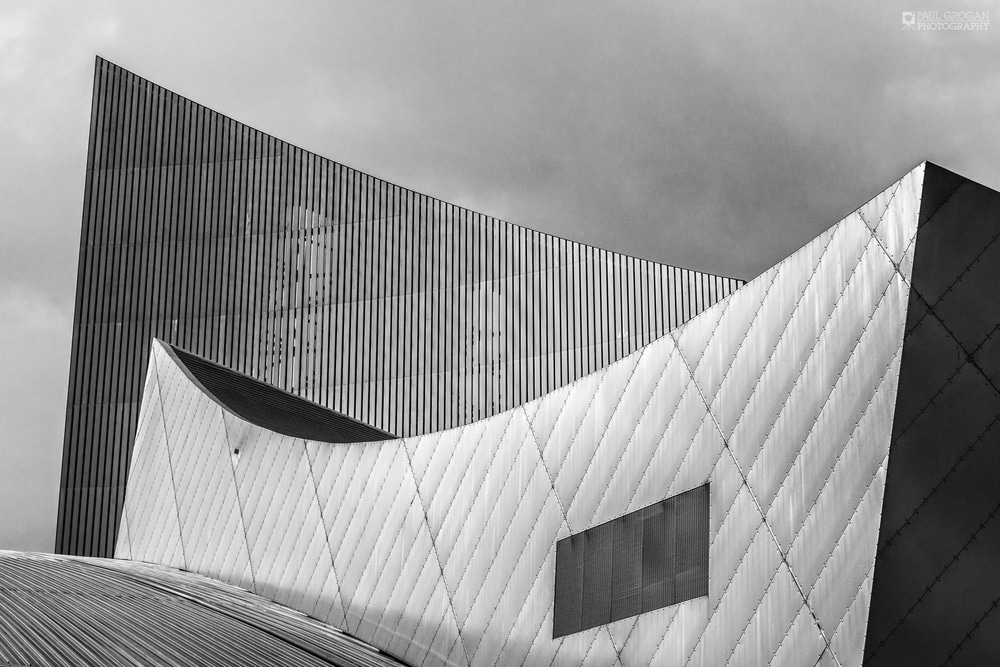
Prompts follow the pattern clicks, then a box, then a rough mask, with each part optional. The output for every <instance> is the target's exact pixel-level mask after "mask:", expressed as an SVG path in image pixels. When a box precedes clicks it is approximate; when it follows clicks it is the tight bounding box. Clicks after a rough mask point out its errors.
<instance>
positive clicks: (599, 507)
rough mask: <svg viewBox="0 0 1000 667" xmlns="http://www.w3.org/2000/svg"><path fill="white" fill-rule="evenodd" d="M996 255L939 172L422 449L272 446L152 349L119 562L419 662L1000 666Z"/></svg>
mask: <svg viewBox="0 0 1000 667" xmlns="http://www.w3.org/2000/svg"><path fill="white" fill-rule="evenodd" d="M925 238H926V239H927V243H926V244H924V243H923V241H924V239H925ZM998 240H1000V193H997V192H994V191H992V190H989V189H988V188H984V187H982V186H979V185H977V184H975V183H971V182H970V181H968V180H966V179H963V178H961V177H958V176H955V175H954V174H951V173H949V172H946V171H944V170H942V169H940V168H938V167H936V166H934V165H931V164H923V165H920V166H918V167H917V168H916V169H914V170H913V171H911V172H910V173H908V174H907V175H906V176H904V177H903V178H902V179H900V180H899V181H898V182H896V183H894V184H893V185H892V186H890V187H889V188H887V189H886V190H885V191H883V192H882V193H880V194H879V195H878V196H876V197H875V198H873V199H872V200H871V201H870V202H868V203H867V204H865V205H864V206H862V207H861V208H860V209H858V210H857V211H855V212H854V213H853V214H851V215H850V216H848V217H847V218H845V219H844V220H842V221H841V222H840V223H838V224H837V225H835V226H833V227H832V228H830V229H829V230H828V231H827V232H825V233H824V234H822V235H820V236H819V237H818V238H816V239H815V240H814V241H812V242H810V243H809V244H807V245H806V246H804V247H803V248H802V249H801V250H799V251H798V252H796V253H794V254H793V255H791V256H790V257H788V258H787V259H785V260H784V261H783V262H781V263H780V264H778V265H777V266H775V267H773V268H772V269H770V270H769V271H767V272H765V273H764V274H762V275H761V276H759V277H758V278H756V279H754V280H753V281H751V282H749V283H748V284H746V285H745V286H743V287H742V288H741V289H739V290H737V291H736V292H734V293H733V294H731V295H729V296H728V297H727V298H725V299H723V300H722V301H721V302H719V303H717V304H715V305H714V306H712V307H710V308H708V309H707V310H705V311H704V312H702V313H701V314H699V315H697V316H696V317H694V318H693V319H691V320H690V321H689V322H687V323H685V324H682V325H681V326H679V327H677V328H676V329H674V330H672V331H670V332H669V333H668V334H667V335H665V336H663V337H661V338H659V339H657V340H655V341H653V342H652V343H650V344H648V345H646V346H644V347H642V348H640V349H638V350H636V351H635V352H633V353H632V354H630V355H628V356H626V357H624V358H623V359H620V360H618V361H617V362H614V363H612V364H610V365H608V366H607V367H605V368H602V369H598V370H597V371H595V372H594V373H591V374H589V375H586V376H584V377H581V378H579V379H577V380H576V381H574V382H572V383H570V384H569V385H567V386H565V387H562V388H559V389H557V390H555V391H553V392H551V393H549V394H546V395H544V396H542V397H539V398H538V399H535V400H533V401H528V402H526V403H523V404H521V405H519V406H517V407H515V408H513V409H511V410H508V411H506V412H504V413H501V414H498V415H495V416H493V417H490V418H487V419H485V420H481V421H478V422H474V423H471V424H468V425H465V426H462V427H459V428H456V429H451V430H445V431H441V432H438V433H431V434H424V435H421V436H417V437H411V438H403V439H397V440H383V441H379V442H371V443H324V442H317V441H310V440H303V439H301V438H295V437H291V436H288V435H285V434H282V433H280V432H275V431H272V430H269V429H266V428H261V427H259V426H255V425H253V424H251V423H249V422H247V421H245V420H243V419H241V418H239V417H238V416H237V415H235V414H233V413H232V412H231V411H229V410H227V409H226V408H225V407H224V406H223V405H222V404H221V403H220V402H219V401H217V400H216V399H214V398H213V397H212V396H211V395H210V394H207V393H206V392H204V391H202V390H201V389H199V387H198V386H197V384H196V382H194V381H193V373H192V371H191V370H190V369H189V368H187V366H186V365H185V364H184V362H183V361H182V359H183V355H179V354H177V353H176V352H174V351H172V350H171V349H170V348H169V347H168V346H166V345H164V344H162V343H154V347H153V350H152V358H153V362H152V363H151V364H150V367H149V372H148V375H147V379H146V385H145V394H144V399H143V410H142V414H143V418H142V420H141V423H140V428H139V433H138V436H137V441H136V448H135V452H134V458H133V462H132V465H133V472H132V477H131V481H130V485H129V490H128V496H127V501H126V507H125V512H124V514H123V518H122V521H123V524H122V526H123V527H122V530H121V531H120V533H119V541H118V544H117V548H116V551H115V554H116V557H119V558H126V559H137V560H143V561H152V562H161V563H165V564H168V565H172V566H175V567H179V568H183V569H190V570H194V571H196V572H199V573H202V574H205V575H208V576H211V577H213V578H217V579H220V580H223V581H227V582H230V583H233V584H236V585H238V586H241V587H244V588H248V589H250V590H255V591H258V592H260V591H265V592H264V593H262V594H263V595H265V597H270V598H272V599H274V600H276V601H278V602H280V603H282V604H287V605H289V606H292V607H295V608H297V609H300V610H302V611H305V612H306V613H308V614H310V615H312V616H314V617H316V618H319V619H321V620H323V621H324V622H326V623H328V624H330V625H332V626H334V627H337V628H340V629H341V630H343V631H344V632H346V633H349V634H351V635H354V636H356V637H358V638H359V639H361V640H362V641H365V642H368V643H371V644H372V645H374V646H377V647H378V648H380V649H381V650H384V651H386V652H387V653H389V654H391V655H393V656H396V657H397V658H399V659H400V660H402V661H404V662H406V663H408V664H414V665H495V664H503V665H535V664H551V665H578V664H595V665H618V664H620V665H649V664H657V665H659V664H663V665H704V666H712V665H728V664H732V665H763V664H775V665H802V664H805V665H816V664H819V665H840V666H844V665H859V664H862V663H863V662H867V663H870V664H923V663H925V662H927V661H932V662H933V663H935V664H936V663H939V662H940V663H948V664H959V665H964V664H968V665H977V664H989V662H990V661H991V660H992V659H993V658H994V657H995V656H996V655H997V653H998V652H1000V633H997V632H995V631H994V630H995V629H996V627H997V626H996V624H997V623H998V622H1000V621H998V619H997V616H996V614H995V611H996V609H997V607H998V603H997V600H1000V579H998V578H997V577H996V576H995V573H994V570H995V568H994V567H993V565H994V564H995V563H996V561H997V558H998V557H1000V539H998V538H997V535H1000V532H998V531H1000V518H998V515H1000V509H998V508H1000V488H998V486H997V485H996V484H995V480H996V477H997V473H998V472H1000V459H998V457H997V450H996V446H997V445H996V439H995V437H994V436H995V434H996V428H997V424H998V422H1000V393H998V392H997V377H998V365H997V359H998V358H1000V357H998V356H997V353H998V350H1000V348H998V345H1000V343H998V341H1000V335H998V331H1000V326H998V325H1000V312H998V311H997V309H996V305H995V303H996V301H995V300H994V301H993V302H990V303H987V301H988V299H989V293H990V292H991V291H992V285H994V284H995V283H994V282H993V281H992V280H990V277H991V276H996V275H1000V273H998V272H1000V241H998ZM974 306H978V307H974ZM163 470H169V471H170V473H171V474H170V476H166V477H165V476H164V475H163V474H162V471H163ZM694 491H697V493H698V494H699V495H700V496H701V497H704V498H706V501H707V506H704V508H705V509H707V514H708V516H707V521H705V520H704V519H703V518H702V517H703V516H704V515H703V512H704V511H705V509H703V506H702V505H701V504H700V503H698V502H694V503H693V504H692V503H681V502H680V499H681V498H684V497H691V493H692V492H694ZM671 499H673V500H671ZM684 506H687V509H683V507H684ZM661 507H662V508H664V509H665V511H667V512H668V514H670V516H671V517H672V518H667V521H668V522H671V521H672V523H668V524H663V525H664V526H665V528H657V527H655V526H654V527H653V528H652V532H651V528H650V526H649V525H647V523H646V518H647V517H648V516H649V515H650V513H651V512H656V511H659V509H658V508H661ZM667 507H672V509H669V510H666V508H667ZM637 518H640V519H642V521H637V520H636V519H637ZM682 525H683V526H685V527H684V528H680V526H682ZM671 526H673V528H671ZM699 531H702V532H701V533H699ZM700 540H705V542H707V558H705V557H702V556H699V555H698V554H699V553H700V552H701V550H700V547H699V546H698V545H697V543H698V542H699V541H700ZM567 545H568V547H569V548H567ZM682 554H689V556H682ZM682 560H686V562H682ZM664 572H665V573H666V575H665V576H664V574H663V573H664ZM664 585H665V586H666V587H667V589H669V590H673V591H675V592H676V593H675V594H673V595H670V594H664V593H663V586H664ZM560 599H562V601H560ZM657 600H662V601H657Z"/></svg>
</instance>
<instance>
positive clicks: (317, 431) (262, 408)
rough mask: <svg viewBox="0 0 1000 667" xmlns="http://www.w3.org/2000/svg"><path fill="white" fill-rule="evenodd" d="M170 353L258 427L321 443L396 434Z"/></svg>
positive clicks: (197, 359) (176, 350) (201, 361)
mask: <svg viewBox="0 0 1000 667" xmlns="http://www.w3.org/2000/svg"><path fill="white" fill-rule="evenodd" d="M170 352H172V353H173V354H174V355H175V356H176V358H177V360H178V362H179V363H180V365H181V366H182V367H184V368H186V369H187V370H188V371H189V372H190V373H191V376H192V377H194V379H196V380H197V381H198V382H200V383H201V385H202V386H203V387H204V388H205V389H207V390H208V392H209V393H210V394H212V396H213V397H214V398H215V399H216V400H218V401H219V402H220V403H221V404H222V405H224V406H225V407H226V408H228V409H229V410H230V411H232V412H233V413H235V414H237V415H239V416H240V417H242V418H243V419H245V420H247V421H248V422H250V423H252V424H256V425H257V426H262V427H264V428H266V429H269V430H271V431H274V432H276V433H282V434H284V435H290V436H292V437H293V438H303V439H305V440H318V441H320V442H375V441H378V440H389V439H391V438H393V437H394V436H393V435H391V434H389V433H386V432H384V431H380V430H378V429H376V428H372V427H371V426H368V425H367V424H362V423H361V422H359V421H357V420H355V419H351V418H350V417H347V416H345V415H342V414H340V413H337V412H334V411H333V410H329V409H327V408H324V407H322V406H320V405H317V404H316V403H313V402H311V401H307V400H305V399H304V398H299V397H298V396H296V395H295V394H290V393H288V392H286V391H282V390H280V389H277V388H275V387H272V386H271V385H268V384H264V383H263V382H258V381H257V380H254V379H253V378H251V377H247V376H246V375H243V374H242V373H237V372H235V371H233V370H230V369H228V368H226V367H224V366H220V365H219V364H213V363H212V362H211V361H208V360H207V359H202V358H201V357H198V356H195V355H193V354H190V353H188V352H185V351H184V350H181V349H180V348H176V347H172V348H170Z"/></svg>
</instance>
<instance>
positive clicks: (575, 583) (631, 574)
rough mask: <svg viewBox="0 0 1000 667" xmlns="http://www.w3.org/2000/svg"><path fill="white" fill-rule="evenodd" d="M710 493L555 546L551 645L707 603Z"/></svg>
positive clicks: (664, 504) (705, 490)
mask: <svg viewBox="0 0 1000 667" xmlns="http://www.w3.org/2000/svg"><path fill="white" fill-rule="evenodd" d="M708 512H709V485H708V484H705V485H703V486H700V487H698V488H696V489H692V490H690V491H687V492H685V493H682V494H680V495H677V496H674V497H672V498H667V499H666V500H663V501H661V502H658V503H656V504H654V505H650V506H649V507H644V508H642V509H640V510H636V511H635V512H631V513H629V514H626V515H625V516H622V517H619V518H617V519H612V520H611V521H608V522H606V523H603V524H601V525H599V526H595V527H594V528H591V529H589V530H586V531H584V532H582V533H578V534H576V535H571V536H570V537H567V538H565V539H563V540H560V541H559V542H558V543H557V545H556V576H555V581H556V584H555V603H554V613H553V626H552V633H553V638H558V637H562V636H565V635H568V634H572V633H574V632H579V631H581V630H587V629H589V628H594V627H597V626H600V625H604V624H607V623H611V622H613V621H617V620H621V619H623V618H628V617H630V616H635V615H637V614H639V613H642V612H647V611H652V610H654V609H660V608H662V607H666V606H669V605H672V604H677V603H679V602H683V601H685V600H690V599H693V598H696V597H700V596H703V595H708V531H709V515H708Z"/></svg>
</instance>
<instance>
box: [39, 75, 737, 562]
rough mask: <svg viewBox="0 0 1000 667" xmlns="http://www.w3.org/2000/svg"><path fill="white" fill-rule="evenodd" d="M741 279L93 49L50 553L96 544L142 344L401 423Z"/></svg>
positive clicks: (496, 388) (526, 386)
mask: <svg viewBox="0 0 1000 667" xmlns="http://www.w3.org/2000/svg"><path fill="white" fill-rule="evenodd" d="M740 284H741V281H738V280H735V279H731V278H724V277H721V276H714V275H709V274H706V273H701V272H697V271H690V270H687V269H680V268H676V267H671V266H666V265H663V264H658V263H655V262H650V261H647V260H642V259H638V258H635V257H628V256H625V255H621V254H618V253H614V252H610V251H607V250H602V249H600V248H594V247H591V246H587V245H584V244H581V243H575V242H573V241H568V240H566V239H562V238H559V237H556V236H552V235H550V234H544V233H541V232H537V231H534V230H531V229H526V228H524V227H518V226H516V225H513V224H510V223H507V222H504V221H502V220H497V219H496V218H492V217H489V216H486V215H482V214H479V213H476V212H473V211H470V210H468V209H464V208H461V207H458V206H454V205H452V204H449V203H447V202H443V201H440V200H437V199H434V198H432V197H428V196H426V195H422V194H420V193H417V192H413V191H411V190H408V189H406V188H402V187H399V186H397V185H393V184H392V183H388V182H386V181H383V180H381V179H378V178H374V177H372V176H369V175H367V174H364V173H362V172H359V171H357V170H355V169H351V168H349V167H346V166H344V165H341V164H337V163H335V162H332V161H330V160H327V159H325V158H322V157H320V156H318V155H315V154H313V153H310V152H308V151H305V150H302V149H300V148H297V147H295V146H292V145H291V144H288V143H286V142H283V141H280V140H278V139H276V138H274V137H271V136H268V135H266V134H264V133H262V132H259V131H257V130H254V129H253V128H250V127H247V126H246V125H243V124H241V123H238V122H236V121H234V120H232V119H230V118H227V117H225V116H223V115H221V114H218V113H216V112H214V111H212V110H210V109H207V108H206V107H204V106H201V105H199V104H196V103H194V102H192V101H190V100H187V99H185V98H183V97H180V96H179V95H177V94H175V93H172V92H170V91H168V90H165V89H163V88H161V87H159V86H157V85H155V84H153V83H151V82H149V81H146V80H144V79H142V78H140V77H138V76H136V75H134V74H132V73H130V72H128V71H125V70H123V69H121V68H120V67H117V66H116V65H113V64H111V63H109V62H107V61H104V60H102V59H98V61H97V71H96V75H95V81H94V98H93V111H92V117H91V130H90V148H89V153H88V164H87V181H86V190H85V195H84V211H83V230H82V234H81V242H80V259H79V274H78V283H77V299H76V304H77V305H76V315H75V320H74V338H73V353H72V360H71V370H70V380H69V392H68V402H67V417H66V430H65V439H64V453H63V468H62V478H61V482H60V505H59V521H58V528H57V538H56V550H57V551H59V552H62V553H74V554H85V555H108V554H109V553H110V551H111V547H112V545H113V544H114V542H115V530H116V528H117V525H118V519H119V517H120V513H121V506H122V503H123V501H124V494H125V483H126V477H127V468H128V461H129V459H130V457H131V446H132V442H133V439H134V437H135V434H136V429H137V427H138V425H139V421H138V418H139V405H140V398H141V391H142V379H143V377H144V375H145V371H146V362H147V355H148V353H149V346H150V343H151V341H152V340H153V339H154V338H158V339H160V340H163V341H166V342H167V343H169V344H171V345H176V346H178V347H180V348H182V349H184V350H188V351H190V352H192V353H193V354H196V355H199V356H201V357H204V358H206V359H207V360H209V361H211V362H215V363H218V364H221V365H223V366H225V367H227V368H229V369H232V370H233V371H235V372H237V373H242V374H245V375H248V376H250V377H252V378H255V379H257V380H260V381H262V382H266V383H268V384H270V385H273V386H274V387H277V388H279V389H282V390H285V391H289V392H292V393H294V394H296V395H298V396H300V397H302V398H305V399H308V400H310V401H313V402H315V403H317V404H320V405H322V406H325V407H327V408H330V409H332V410H335V411H337V412H339V413H341V414H344V415H346V416H348V417H350V418H352V419H354V420H357V421H360V422H363V423H365V424H368V425H370V426H372V427H374V428H376V429H379V430H381V431H385V432H387V433H393V434H397V435H402V436H409V435H419V434H422V433H432V432H437V431H440V430H444V429H448V428H453V427H457V426H460V425H462V424H468V423H471V422H474V421H477V420H481V419H485V418H487V417H490V416H492V415H495V414H498V413H500V412H503V411H504V410H508V409H510V408H512V407H514V406H516V405H520V404H522V403H524V402H526V401H529V400H532V399H535V398H537V397H539V396H541V395H543V394H546V393H548V392H550V391H552V390H554V389H556V388H558V387H560V386H563V385H565V384H567V383H569V382H572V381H574V380H576V379H578V378H580V377H582V376H585V375H587V374H588V373H591V372H593V371H595V370H597V369H599V368H602V367H604V366H606V365H608V364H609V363H612V362H614V361H616V360H618V359H621V358H623V357H625V356H627V355H628V354H630V353H631V352H633V351H634V350H636V349H639V348H640V347H642V346H643V345H646V344H648V343H649V342H651V341H652V340H654V339H656V338H658V337H660V336H662V335H664V334H665V333H666V332H667V331H669V330H671V329H673V328H674V327H676V326H677V325H679V324H681V323H682V322H684V321H686V320H688V319H690V318H691V317H692V316H694V315H695V314H696V313H699V312H701V311H703V310H704V309H706V308H707V307H709V306H710V305H712V304H714V303H716V302H718V301H719V300H720V299H722V298H723V297H725V296H726V295H728V294H730V293H731V292H732V291H733V290H735V289H736V288H737V287H739V285H740Z"/></svg>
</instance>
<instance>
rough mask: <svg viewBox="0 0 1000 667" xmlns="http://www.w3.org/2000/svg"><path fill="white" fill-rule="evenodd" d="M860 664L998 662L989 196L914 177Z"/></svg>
mask: <svg viewBox="0 0 1000 667" xmlns="http://www.w3.org/2000/svg"><path fill="white" fill-rule="evenodd" d="M911 283H912V284H911V290H910V301H909V305H908V307H907V315H906V334H905V337H904V339H903V354H902V359H901V363H900V369H899V389H898V393H897V395H896V407H895V413H894V415H893V422H892V441H891V445H890V450H889V465H888V469H887V473H886V483H885V499H884V501H883V509H882V517H881V526H880V528H879V533H878V538H879V543H878V551H877V553H876V557H875V575H874V580H873V584H872V592H871V609H870V612H869V617H868V631H867V635H866V638H865V653H864V655H865V663H866V664H869V665H916V664H921V665H942V664H949V665H992V664H996V663H997V657H998V656H1000V569H998V568H997V563H1000V484H998V479H1000V298H998V297H997V286H998V285H1000V193H998V192H996V191H994V190H991V189H989V188H986V187H983V186H981V185H978V184H976V183H973V182H972V181H969V180H966V179H964V178H962V177H960V176H958V175H956V174H953V173H951V172H948V171H946V170H944V169H941V168H940V167H937V166H935V165H933V164H927V166H926V170H925V173H924V186H923V191H922V196H921V201H920V226H919V228H918V231H917V242H916V249H915V254H914V259H913V274H912V281H911Z"/></svg>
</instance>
